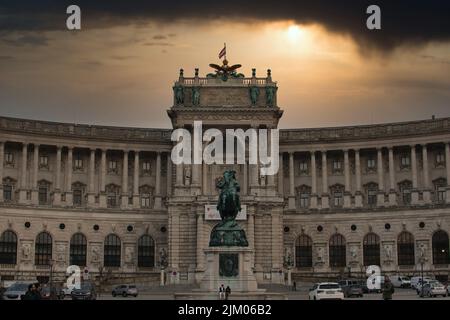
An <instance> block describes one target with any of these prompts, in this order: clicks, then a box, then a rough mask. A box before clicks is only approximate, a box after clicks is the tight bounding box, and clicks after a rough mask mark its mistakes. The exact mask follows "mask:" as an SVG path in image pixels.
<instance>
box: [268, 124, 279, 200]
mask: <svg viewBox="0 0 450 320" xmlns="http://www.w3.org/2000/svg"><path fill="white" fill-rule="evenodd" d="M271 130H273V128H271V127H269V128H268V130H267V144H268V146H267V151H268V154H270V155H272V135H271V134H270V132H271ZM278 165H279V164H278ZM266 195H267V196H275V195H276V190H275V174H270V175H268V176H267V186H266Z"/></svg>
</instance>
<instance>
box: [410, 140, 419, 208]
mask: <svg viewBox="0 0 450 320" xmlns="http://www.w3.org/2000/svg"><path fill="white" fill-rule="evenodd" d="M411 174H412V190H411V204H413V205H415V204H418V202H419V190H418V185H417V158H416V145H415V144H413V145H411Z"/></svg>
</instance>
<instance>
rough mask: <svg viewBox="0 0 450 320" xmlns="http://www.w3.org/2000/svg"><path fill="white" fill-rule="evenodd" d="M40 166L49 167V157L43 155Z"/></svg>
mask: <svg viewBox="0 0 450 320" xmlns="http://www.w3.org/2000/svg"><path fill="white" fill-rule="evenodd" d="M39 166H41V167H48V156H46V155H42V156H40V157H39Z"/></svg>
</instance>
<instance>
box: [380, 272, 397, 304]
mask: <svg viewBox="0 0 450 320" xmlns="http://www.w3.org/2000/svg"><path fill="white" fill-rule="evenodd" d="M394 291H395V290H394V285H393V284H392V282H391V280H390V279H389V277H388V276H385V277H384V284H383V300H392V294H393V293H394Z"/></svg>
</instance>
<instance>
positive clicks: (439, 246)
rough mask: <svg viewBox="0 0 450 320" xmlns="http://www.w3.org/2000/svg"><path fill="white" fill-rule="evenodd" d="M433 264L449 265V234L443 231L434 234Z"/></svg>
mask: <svg viewBox="0 0 450 320" xmlns="http://www.w3.org/2000/svg"><path fill="white" fill-rule="evenodd" d="M432 242H433V264H448V263H450V261H449V260H450V259H449V251H448V250H449V247H448V244H449V243H448V234H447V232H445V231H443V230H439V231H436V232H435V233H434V234H433V238H432Z"/></svg>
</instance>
